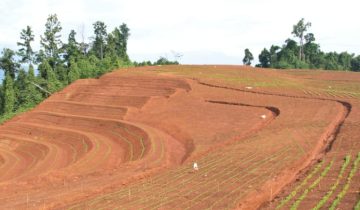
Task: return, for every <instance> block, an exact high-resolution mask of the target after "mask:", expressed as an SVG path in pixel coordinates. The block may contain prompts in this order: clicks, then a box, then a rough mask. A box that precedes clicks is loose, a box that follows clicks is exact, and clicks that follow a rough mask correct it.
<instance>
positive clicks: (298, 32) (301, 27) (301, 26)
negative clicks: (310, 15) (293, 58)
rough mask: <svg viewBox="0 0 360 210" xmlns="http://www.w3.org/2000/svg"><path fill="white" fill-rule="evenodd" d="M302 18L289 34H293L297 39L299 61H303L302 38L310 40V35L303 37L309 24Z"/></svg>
mask: <svg viewBox="0 0 360 210" xmlns="http://www.w3.org/2000/svg"><path fill="white" fill-rule="evenodd" d="M304 21H305V20H304V18H302V19H301V20H300V21H299V22H298V23H297V24H296V25H294V26H293V31H292V32H291V33H292V34H294V36H295V37H298V38H299V40H300V46H299V60H300V61H301V60H304V57H305V56H304V51H303V46H304V36H305V38H306V39H309V40H311V34H307V35H305V34H304V33H305V32H306V31H307V30H308V28H309V27H310V26H311V23H310V22H307V23H305V22H304Z"/></svg>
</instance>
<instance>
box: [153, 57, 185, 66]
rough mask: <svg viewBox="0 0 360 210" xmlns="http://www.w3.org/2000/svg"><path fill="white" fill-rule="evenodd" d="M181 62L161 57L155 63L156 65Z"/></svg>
mask: <svg viewBox="0 0 360 210" xmlns="http://www.w3.org/2000/svg"><path fill="white" fill-rule="evenodd" d="M178 64H179V62H177V61H169V60H168V59H167V58H165V57H160V58H159V59H158V60H157V61H156V62H155V63H154V65H178Z"/></svg>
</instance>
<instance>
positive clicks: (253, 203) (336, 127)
mask: <svg viewBox="0 0 360 210" xmlns="http://www.w3.org/2000/svg"><path fill="white" fill-rule="evenodd" d="M193 80H194V81H196V82H198V83H199V84H200V85H204V86H208V87H213V88H221V89H227V90H232V91H238V92H245V93H253V94H259V95H267V96H279V97H286V98H297V99H305V100H320V101H329V102H336V103H339V104H341V106H342V110H341V111H340V112H339V114H338V115H337V116H336V117H335V119H334V121H333V122H332V123H331V125H330V126H329V128H328V129H327V130H326V131H325V133H324V134H323V136H322V138H321V139H320V140H319V144H320V145H316V147H315V149H314V150H313V153H312V155H311V156H310V157H309V158H308V159H307V160H306V161H304V163H303V164H302V166H300V167H299V168H298V169H297V170H295V171H294V172H293V173H292V174H289V173H283V174H282V173H280V176H279V180H286V181H285V184H280V185H279V183H276V182H275V181H269V182H267V183H265V184H264V186H263V187H262V188H261V190H259V191H257V192H256V193H253V194H250V195H249V196H247V198H245V199H244V200H243V201H241V202H240V203H239V204H238V208H241V209H257V208H259V207H261V206H264V205H265V203H267V202H270V201H269V200H268V199H267V198H268V197H270V196H271V200H272V199H274V198H275V196H276V195H277V194H278V193H280V191H281V189H283V188H284V187H285V186H286V185H288V184H290V183H292V182H293V181H294V177H297V176H299V175H300V174H303V173H305V172H306V171H307V170H309V169H310V168H311V167H312V165H313V164H314V163H315V162H317V160H319V159H321V158H322V157H324V156H325V155H326V153H328V152H329V151H331V149H332V146H333V144H334V142H335V140H336V137H337V136H338V134H339V132H340V130H341V127H342V126H343V124H344V122H345V120H346V118H347V117H348V116H349V114H350V113H351V109H352V104H351V103H349V102H347V101H343V100H338V99H329V98H322V97H307V96H296V95H289V94H280V93H269V92H263V91H254V90H245V89H240V88H233V87H227V86H221V85H215V84H210V83H206V82H202V81H200V80H198V79H193ZM270 187H271V189H272V195H268V193H267V191H266V190H265V189H268V188H270Z"/></svg>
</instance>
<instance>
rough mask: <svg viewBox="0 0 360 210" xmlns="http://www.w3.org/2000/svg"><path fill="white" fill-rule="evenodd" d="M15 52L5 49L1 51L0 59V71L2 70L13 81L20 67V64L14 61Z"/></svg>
mask: <svg viewBox="0 0 360 210" xmlns="http://www.w3.org/2000/svg"><path fill="white" fill-rule="evenodd" d="M14 56H15V52H14V51H13V50H11V49H9V48H5V49H4V50H3V51H2V56H1V57H0V69H2V70H3V71H4V73H5V75H6V74H9V76H11V78H12V79H13V80H14V79H15V75H16V72H17V71H18V68H19V67H20V64H19V63H17V62H16V61H15V58H14Z"/></svg>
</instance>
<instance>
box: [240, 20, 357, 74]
mask: <svg viewBox="0 0 360 210" xmlns="http://www.w3.org/2000/svg"><path fill="white" fill-rule="evenodd" d="M310 27H311V23H310V22H305V20H304V19H301V20H300V21H299V22H298V23H297V24H295V25H294V26H293V30H292V34H293V35H294V37H295V38H298V42H297V41H295V40H293V39H290V38H289V39H287V40H286V41H285V43H284V44H283V45H282V46H281V47H280V46H277V45H271V47H270V48H269V49H267V48H264V49H263V50H262V51H261V53H260V54H259V56H258V57H259V64H257V65H256V66H257V67H263V68H277V69H323V70H342V71H357V72H359V71H360V55H357V56H356V55H355V54H351V53H348V52H341V53H337V52H327V53H326V52H323V51H321V49H320V45H319V44H318V43H316V42H315V35H314V34H313V33H307V31H308V29H309V28H310ZM253 59H254V58H253V55H252V54H251V52H250V51H249V49H246V50H245V57H244V59H243V63H244V65H251V61H252V60H253Z"/></svg>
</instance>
